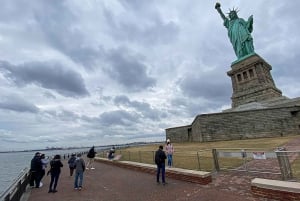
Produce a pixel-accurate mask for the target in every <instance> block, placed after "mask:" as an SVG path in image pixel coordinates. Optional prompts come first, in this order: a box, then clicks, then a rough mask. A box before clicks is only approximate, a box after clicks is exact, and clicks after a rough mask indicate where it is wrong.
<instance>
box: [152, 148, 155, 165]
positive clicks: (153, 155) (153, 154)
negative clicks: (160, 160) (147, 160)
mask: <svg viewBox="0 0 300 201" xmlns="http://www.w3.org/2000/svg"><path fill="white" fill-rule="evenodd" d="M152 158H153V163H154V164H155V152H154V151H152Z"/></svg>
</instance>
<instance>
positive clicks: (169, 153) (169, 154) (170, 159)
mask: <svg viewBox="0 0 300 201" xmlns="http://www.w3.org/2000/svg"><path fill="white" fill-rule="evenodd" d="M166 152H167V158H168V167H172V166H173V153H174V147H173V145H172V144H171V141H170V139H167V145H166Z"/></svg>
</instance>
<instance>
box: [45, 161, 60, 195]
mask: <svg viewBox="0 0 300 201" xmlns="http://www.w3.org/2000/svg"><path fill="white" fill-rule="evenodd" d="M60 158H61V157H60V155H55V156H54V158H53V159H52V160H51V162H50V166H51V168H50V174H51V181H50V186H49V191H48V193H56V192H57V190H56V187H57V182H58V179H59V175H60V172H61V167H63V164H62V162H61V160H60Z"/></svg>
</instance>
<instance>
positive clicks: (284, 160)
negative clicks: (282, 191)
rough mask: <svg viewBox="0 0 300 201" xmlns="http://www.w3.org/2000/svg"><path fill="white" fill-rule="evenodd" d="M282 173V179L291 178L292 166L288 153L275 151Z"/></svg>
mask: <svg viewBox="0 0 300 201" xmlns="http://www.w3.org/2000/svg"><path fill="white" fill-rule="evenodd" d="M275 153H276V155H277V159H278V163H279V167H280V171H281V175H282V180H288V179H292V178H293V173H292V168H291V164H290V161H289V157H288V153H287V152H285V151H275Z"/></svg>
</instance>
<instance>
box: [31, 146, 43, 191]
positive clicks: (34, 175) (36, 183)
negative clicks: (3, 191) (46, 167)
mask: <svg viewBox="0 0 300 201" xmlns="http://www.w3.org/2000/svg"><path fill="white" fill-rule="evenodd" d="M41 175H42V161H41V154H40V152H36V153H35V155H34V157H33V158H32V159H31V163H30V181H29V184H30V187H31V188H34V187H35V188H39V187H40V182H41Z"/></svg>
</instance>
